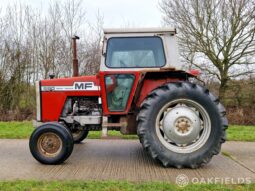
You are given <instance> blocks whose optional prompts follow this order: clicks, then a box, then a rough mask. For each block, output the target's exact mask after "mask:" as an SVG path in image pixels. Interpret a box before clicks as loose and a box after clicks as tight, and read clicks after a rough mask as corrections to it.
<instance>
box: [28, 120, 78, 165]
mask: <svg viewBox="0 0 255 191" xmlns="http://www.w3.org/2000/svg"><path fill="white" fill-rule="evenodd" d="M73 144H74V143H73V138H72V135H71V133H70V132H69V131H68V130H67V129H66V128H65V127H64V126H62V125H60V124H58V123H45V124H43V125H41V126H40V127H38V128H36V129H35V130H34V132H33V133H32V135H31V137H30V140H29V147H30V152H31V154H32V155H33V157H34V158H35V159H36V160H37V161H39V162H40V163H42V164H60V163H62V162H64V161H65V160H66V159H67V158H68V157H69V156H70V155H71V153H72V151H73Z"/></svg>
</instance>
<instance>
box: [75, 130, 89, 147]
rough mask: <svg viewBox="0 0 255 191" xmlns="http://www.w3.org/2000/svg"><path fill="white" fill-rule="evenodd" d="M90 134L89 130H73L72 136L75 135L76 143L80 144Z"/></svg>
mask: <svg viewBox="0 0 255 191" xmlns="http://www.w3.org/2000/svg"><path fill="white" fill-rule="evenodd" d="M88 134H89V131H88V130H79V129H77V130H72V136H73V141H74V143H75V144H78V143H80V142H82V141H83V140H84V139H86V138H87V136H88Z"/></svg>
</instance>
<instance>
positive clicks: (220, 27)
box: [160, 0, 255, 98]
mask: <svg viewBox="0 0 255 191" xmlns="http://www.w3.org/2000/svg"><path fill="white" fill-rule="evenodd" d="M160 8H161V10H162V12H163V13H164V22H165V23H166V24H167V25H168V24H170V25H173V24H174V25H176V26H177V28H178V31H179V34H178V37H179V42H180V47H181V52H182V56H183V57H184V58H185V60H186V61H188V62H189V63H191V64H192V65H195V66H196V67H198V68H200V69H201V70H202V71H205V72H206V73H207V74H211V75H213V76H215V77H216V78H217V79H218V80H219V81H220V88H219V95H220V97H221V98H224V95H225V92H226V88H227V84H228V81H229V80H230V79H231V78H235V77H240V76H244V75H247V74H249V73H252V72H254V64H255V59H254V52H255V2H254V0H203V1H200V0H162V1H161V2H160Z"/></svg>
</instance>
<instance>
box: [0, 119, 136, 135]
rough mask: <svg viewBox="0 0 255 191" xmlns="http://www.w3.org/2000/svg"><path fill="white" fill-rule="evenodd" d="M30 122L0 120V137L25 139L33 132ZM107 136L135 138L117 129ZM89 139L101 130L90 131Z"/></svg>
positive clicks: (99, 133)
mask: <svg viewBox="0 0 255 191" xmlns="http://www.w3.org/2000/svg"><path fill="white" fill-rule="evenodd" d="M33 130H34V127H33V125H32V122H30V121H23V122H16V121H15V122H0V139H27V138H29V136H30V135H31V133H32V132H33ZM108 135H109V136H112V137H116V138H122V139H137V136H136V135H122V134H121V133H120V132H119V131H109V132H108ZM88 138H89V139H100V138H101V131H91V132H89V135H88Z"/></svg>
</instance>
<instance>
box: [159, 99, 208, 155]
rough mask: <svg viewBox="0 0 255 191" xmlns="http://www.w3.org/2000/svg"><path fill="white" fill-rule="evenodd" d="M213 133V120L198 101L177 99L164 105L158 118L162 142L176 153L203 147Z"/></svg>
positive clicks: (188, 151)
mask: <svg viewBox="0 0 255 191" xmlns="http://www.w3.org/2000/svg"><path fill="white" fill-rule="evenodd" d="M210 133H211V121H210V117H209V115H208V113H207V112H206V110H205V109H204V108H203V107H202V106H201V105H200V104H199V103H197V102H195V101H192V100H189V99H177V100H174V101H171V102H169V103H167V104H166V105H164V106H163V107H162V108H161V110H160V111H159V113H158V115H157V118H156V135H157V137H158V138H159V140H160V142H161V143H162V144H163V145H164V146H165V147H166V148H167V149H169V150H171V151H173V152H176V153H191V152H194V151H196V150H198V149H199V148H201V147H202V146H203V145H204V144H205V143H206V142H207V140H208V138H209V135H210Z"/></svg>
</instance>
